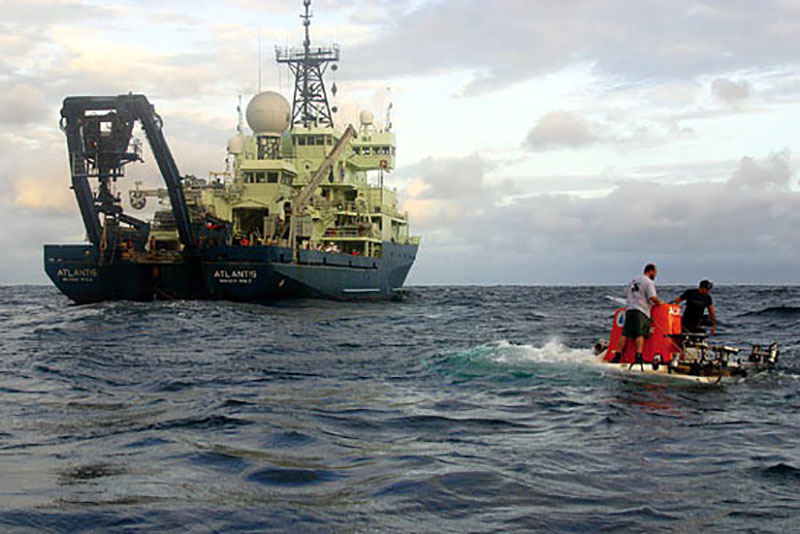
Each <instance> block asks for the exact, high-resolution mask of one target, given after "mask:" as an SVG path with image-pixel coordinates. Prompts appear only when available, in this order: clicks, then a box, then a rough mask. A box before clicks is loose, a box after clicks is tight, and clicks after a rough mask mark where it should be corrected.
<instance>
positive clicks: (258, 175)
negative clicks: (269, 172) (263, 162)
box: [256, 172, 264, 184]
mask: <svg viewBox="0 0 800 534" xmlns="http://www.w3.org/2000/svg"><path fill="white" fill-rule="evenodd" d="M256 183H257V184H263V183H264V173H263V172H257V173H256Z"/></svg>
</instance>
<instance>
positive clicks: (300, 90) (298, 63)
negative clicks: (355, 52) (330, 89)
mask: <svg viewBox="0 0 800 534" xmlns="http://www.w3.org/2000/svg"><path fill="white" fill-rule="evenodd" d="M303 5H304V6H305V8H306V9H305V13H304V14H303V15H300V18H301V19H303V26H305V40H304V41H303V48H302V49H300V48H291V49H290V48H279V47H275V56H276V60H277V61H278V63H286V64H287V65H288V66H289V70H290V71H291V72H292V74H293V75H294V99H293V101H292V128H294V126H295V125H298V126H303V127H305V128H311V127H312V126H316V127H325V126H329V127H331V128H332V127H333V114H332V113H331V107H330V104H329V103H328V94H327V91H326V90H325V84H324V82H323V75H324V74H325V71H326V70H327V68H328V64H329V63H332V65H331V70H334V71H335V70H336V69H337V68H338V67H337V65H336V63H335V62H337V61H339V46H338V45H333V46H330V47H314V48H311V37H310V35H309V27H310V26H311V17H313V14H312V13H311V10H310V6H311V0H303ZM334 110H335V108H334Z"/></svg>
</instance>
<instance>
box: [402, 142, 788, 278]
mask: <svg viewBox="0 0 800 534" xmlns="http://www.w3.org/2000/svg"><path fill="white" fill-rule="evenodd" d="M790 161H791V159H790V154H789V152H788V151H782V152H778V153H775V154H771V155H769V156H767V157H765V158H759V159H756V158H751V157H745V158H742V159H741V160H740V161H739V163H738V165H737V167H736V168H735V169H734V170H733V172H732V173H731V174H730V176H729V178H728V179H727V180H722V181H702V182H695V183H674V182H675V180H674V178H673V179H672V180H670V181H669V182H668V183H658V182H642V181H620V183H619V184H618V185H617V186H616V187H614V188H613V190H612V191H611V192H610V193H608V194H607V195H603V196H599V197H592V198H579V197H576V196H572V195H568V194H538V195H533V196H527V197H518V198H516V199H513V200H512V201H510V202H509V201H504V202H500V199H501V198H502V195H500V194H496V193H497V190H494V193H495V194H492V193H493V190H492V188H491V186H489V185H487V184H483V185H481V187H480V188H479V190H480V189H482V190H483V193H481V194H480V195H479V196H480V197H482V198H483V199H484V202H482V203H481V204H480V209H477V208H476V206H475V205H472V206H471V207H470V209H462V210H454V206H453V203H457V202H456V201H453V200H449V199H448V198H447V196H446V194H445V191H443V190H439V192H438V193H437V195H438V196H437V199H433V198H430V199H429V203H428V205H427V208H428V209H429V210H430V209H431V203H433V204H438V207H439V208H440V216H438V217H429V216H425V214H418V213H417V210H416V205H415V204H414V202H412V203H411V204H408V205H407V207H408V210H409V212H410V218H411V222H412V225H413V226H414V230H415V231H421V233H422V234H423V235H429V234H433V235H434V236H435V239H434V242H433V244H431V243H430V242H429V241H428V240H427V238H426V241H425V246H424V247H423V249H425V248H426V247H432V250H423V249H421V252H420V255H421V260H422V261H421V264H420V266H419V269H420V270H423V271H424V272H423V273H420V276H425V277H431V278H433V279H434V280H438V279H437V276H438V273H441V272H447V273H451V272H452V273H458V274H457V275H456V276H457V277H461V278H460V279H456V280H452V281H457V282H463V283H493V282H494V283H496V282H520V283H552V282H557V281H559V280H564V279H565V277H566V276H576V277H577V278H576V279H580V280H581V281H583V282H584V283H607V282H610V281H613V280H614V279H613V278H611V279H609V273H613V272H614V270H619V271H620V272H622V273H625V275H624V276H627V273H626V271H625V269H626V267H625V265H627V264H628V263H630V262H633V263H634V264H637V263H639V262H642V263H643V262H645V261H646V260H647V261H650V259H652V260H653V261H658V262H664V263H666V265H668V266H669V269H668V272H670V273H672V274H669V275H667V279H669V278H670V277H671V279H672V280H673V281H687V280H693V279H694V278H697V277H698V276H700V274H698V273H703V275H702V276H714V277H715V278H717V279H720V280H728V281H739V282H742V281H763V280H769V276H780V277H781V278H782V279H784V280H793V281H800V276H798V275H797V273H796V267H795V266H796V265H797V263H798V262H800V235H798V234H797V232H796V231H795V229H796V228H797V227H798V225H800V193H798V192H797V191H793V190H791V189H790V188H789V187H788V183H789V182H790V180H791V178H792V177H793V176H794V172H793V170H792V169H791V164H790ZM465 163H466V161H462V162H460V163H457V162H454V161H453V162H451V168H458V167H459V166H460V165H462V164H465ZM473 163H475V162H474V161H473ZM431 176H433V175H431ZM420 179H421V180H422V181H423V182H425V183H427V182H428V180H429V179H431V180H432V179H433V178H428V176H427V175H426V174H424V173H423V174H421V177H420ZM670 182H671V183H670ZM429 196H431V197H432V195H429ZM456 198H458V196H456ZM412 200H415V199H412ZM441 208H447V211H445V210H442V209H441ZM442 213H446V214H454V213H455V214H457V216H451V217H448V216H444V215H441V214H442ZM418 215H422V216H420V217H418ZM478 258H479V260H476V259H478ZM495 258H502V259H503V261H502V265H500V264H498V262H497V261H495V260H494V259H495ZM434 264H436V265H435V267H434ZM465 264H468V265H470V266H471V267H472V269H471V271H470V270H466V269H464V268H463V267H462V266H463V265H465ZM599 266H603V268H602V269H600V268H599ZM595 267H597V268H598V270H596V271H595ZM640 267H641V266H639V265H635V268H636V269H638V268H640ZM710 271H713V273H712V272H710ZM500 273H502V275H501V274H500ZM665 274H666V273H665ZM762 277H763V278H762ZM439 281H442V282H445V280H439Z"/></svg>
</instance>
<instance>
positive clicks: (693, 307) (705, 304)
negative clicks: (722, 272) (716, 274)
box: [673, 280, 717, 336]
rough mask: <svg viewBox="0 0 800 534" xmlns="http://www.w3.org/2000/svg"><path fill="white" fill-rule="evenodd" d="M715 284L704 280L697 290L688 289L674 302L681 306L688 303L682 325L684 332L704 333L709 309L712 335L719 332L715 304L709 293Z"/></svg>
mask: <svg viewBox="0 0 800 534" xmlns="http://www.w3.org/2000/svg"><path fill="white" fill-rule="evenodd" d="M712 287H714V284H712V283H711V282H709V281H708V280H703V281H702V282H700V285H699V286H698V288H697V289H687V290H686V291H684V292H683V293H682V294H681V296H680V297H678V298H676V299H675V300H674V301H673V302H674V303H675V304H680V303H681V302H683V301H686V309H685V310H684V311H683V317H682V319H681V325H682V326H683V331H684V332H688V333H690V334H697V333H700V332H702V331H703V330H702V323H703V313H704V312H705V310H706V308H708V315H709V316H710V317H711V335H712V336H713V335H714V334H715V333H716V332H717V316H716V315H715V314H714V302H713V301H712V300H711V295H709V292H710V291H711V288H712Z"/></svg>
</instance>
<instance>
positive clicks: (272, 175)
mask: <svg viewBox="0 0 800 534" xmlns="http://www.w3.org/2000/svg"><path fill="white" fill-rule="evenodd" d="M267 183H270V184H276V183H278V173H277V172H274V171H273V172H268V173H267Z"/></svg>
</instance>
